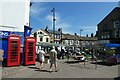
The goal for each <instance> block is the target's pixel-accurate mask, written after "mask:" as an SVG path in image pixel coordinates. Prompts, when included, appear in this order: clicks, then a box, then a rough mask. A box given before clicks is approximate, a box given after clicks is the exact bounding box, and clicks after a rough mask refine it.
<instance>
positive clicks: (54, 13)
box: [52, 8, 56, 43]
mask: <svg viewBox="0 0 120 80" xmlns="http://www.w3.org/2000/svg"><path fill="white" fill-rule="evenodd" d="M52 12H53V43H55V20H56V19H55V8H53V10H52Z"/></svg>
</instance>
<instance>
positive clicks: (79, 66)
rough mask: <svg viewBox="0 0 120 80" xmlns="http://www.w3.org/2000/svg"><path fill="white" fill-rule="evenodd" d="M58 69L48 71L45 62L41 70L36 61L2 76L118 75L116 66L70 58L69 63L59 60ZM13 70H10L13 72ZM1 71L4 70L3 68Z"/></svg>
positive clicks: (94, 76)
mask: <svg viewBox="0 0 120 80" xmlns="http://www.w3.org/2000/svg"><path fill="white" fill-rule="evenodd" d="M58 65H59V71H58V72H52V73H50V72H49V64H45V67H44V69H43V70H42V71H39V69H38V67H39V63H38V62H36V65H35V66H25V67H24V66H21V67H17V68H19V69H20V68H21V69H22V70H21V69H20V70H21V71H20V70H19V72H16V73H13V74H8V75H3V78H115V77H118V66H119V65H115V66H102V65H97V69H95V64H90V63H89V62H86V63H85V67H84V63H83V62H78V63H74V61H73V60H72V61H71V62H70V63H65V60H59V61H58ZM17 68H16V69H17ZM14 71H15V70H13V71H12V72H14ZM3 72H5V70H4V69H3Z"/></svg>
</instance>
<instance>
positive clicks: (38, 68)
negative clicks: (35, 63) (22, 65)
mask: <svg viewBox="0 0 120 80" xmlns="http://www.w3.org/2000/svg"><path fill="white" fill-rule="evenodd" d="M28 68H30V69H39V68H37V67H28Z"/></svg>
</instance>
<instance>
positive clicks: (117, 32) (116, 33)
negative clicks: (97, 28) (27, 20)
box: [115, 30, 120, 38]
mask: <svg viewBox="0 0 120 80" xmlns="http://www.w3.org/2000/svg"><path fill="white" fill-rule="evenodd" d="M119 37H120V31H119V30H116V31H115V38H119Z"/></svg>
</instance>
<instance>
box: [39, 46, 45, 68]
mask: <svg viewBox="0 0 120 80" xmlns="http://www.w3.org/2000/svg"><path fill="white" fill-rule="evenodd" d="M38 53H39V62H40V67H39V69H40V70H41V69H42V68H43V65H44V61H45V59H44V56H45V52H44V48H41V50H40V49H39V50H38Z"/></svg>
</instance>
